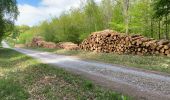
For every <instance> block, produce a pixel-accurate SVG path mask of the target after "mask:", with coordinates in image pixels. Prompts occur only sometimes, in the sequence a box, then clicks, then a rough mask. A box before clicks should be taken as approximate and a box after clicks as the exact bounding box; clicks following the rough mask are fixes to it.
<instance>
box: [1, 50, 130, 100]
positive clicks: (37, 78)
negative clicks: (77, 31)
mask: <svg viewBox="0 0 170 100" xmlns="http://www.w3.org/2000/svg"><path fill="white" fill-rule="evenodd" d="M1 74H2V75H1ZM0 75H1V76H0V97H1V98H0V99H2V100H27V99H29V100H63V99H69V100H87V99H90V100H94V99H95V100H130V99H131V98H130V97H127V96H124V95H122V94H120V93H115V92H113V91H111V90H108V89H105V88H102V87H99V86H97V85H95V84H94V83H93V82H91V81H89V80H86V79H84V78H82V77H81V76H78V75H74V74H71V73H69V72H67V71H65V70H64V69H59V68H55V67H54V66H51V65H47V64H41V63H39V62H37V61H36V60H34V59H32V58H30V57H28V56H25V55H23V54H20V53H18V52H16V51H13V50H10V49H2V48H1V49H0Z"/></svg>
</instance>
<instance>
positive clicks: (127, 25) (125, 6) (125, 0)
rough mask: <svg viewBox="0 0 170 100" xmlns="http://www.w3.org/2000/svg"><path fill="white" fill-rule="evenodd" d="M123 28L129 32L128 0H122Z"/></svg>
mask: <svg viewBox="0 0 170 100" xmlns="http://www.w3.org/2000/svg"><path fill="white" fill-rule="evenodd" d="M124 13H125V30H126V34H129V0H124Z"/></svg>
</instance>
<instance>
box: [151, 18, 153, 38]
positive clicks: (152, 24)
mask: <svg viewBox="0 0 170 100" xmlns="http://www.w3.org/2000/svg"><path fill="white" fill-rule="evenodd" d="M151 37H152V38H153V19H151Z"/></svg>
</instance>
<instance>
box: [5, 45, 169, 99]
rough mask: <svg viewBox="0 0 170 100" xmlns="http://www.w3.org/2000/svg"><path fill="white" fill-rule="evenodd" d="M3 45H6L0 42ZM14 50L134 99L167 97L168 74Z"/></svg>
mask: <svg viewBox="0 0 170 100" xmlns="http://www.w3.org/2000/svg"><path fill="white" fill-rule="evenodd" d="M3 46H4V47H5V46H6V47H8V46H7V44H6V43H5V42H4V43H3ZM13 49H14V50H16V51H18V52H21V53H23V54H26V55H28V56H31V57H33V58H35V59H38V60H40V61H41V62H43V63H47V64H52V65H54V66H59V67H62V68H65V69H66V70H69V71H72V72H74V73H76V74H80V75H82V76H84V77H87V78H89V79H91V80H93V81H94V82H96V83H97V84H100V85H103V86H105V87H107V88H110V89H113V90H115V91H118V92H122V93H124V94H128V95H131V96H133V97H135V99H137V100H170V76H169V75H163V74H159V73H157V74H155V73H152V72H148V71H142V70H137V69H133V68H127V67H123V66H116V65H111V64H106V63H100V62H95V61H85V60H81V59H79V58H76V57H70V56H64V55H57V54H53V53H49V52H40V51H33V50H27V49H21V48H13Z"/></svg>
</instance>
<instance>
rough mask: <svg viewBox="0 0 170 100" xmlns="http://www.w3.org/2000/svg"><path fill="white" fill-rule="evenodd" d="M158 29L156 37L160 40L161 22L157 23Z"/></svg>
mask: <svg viewBox="0 0 170 100" xmlns="http://www.w3.org/2000/svg"><path fill="white" fill-rule="evenodd" d="M158 29H159V33H158V37H159V39H161V21H160V20H159V23H158Z"/></svg>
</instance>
